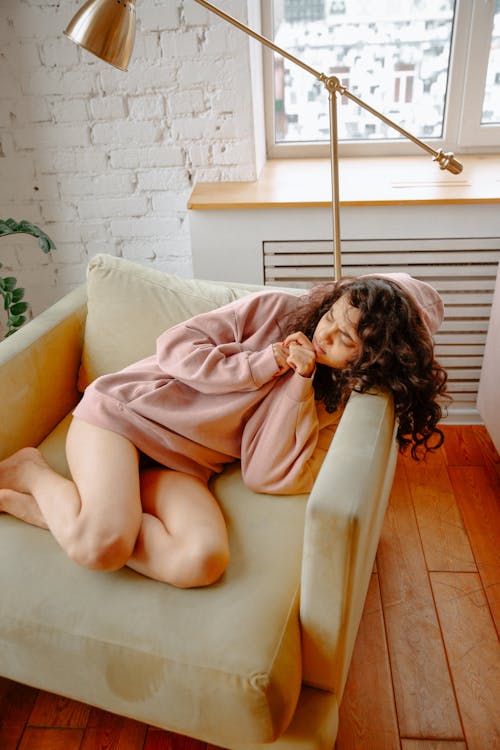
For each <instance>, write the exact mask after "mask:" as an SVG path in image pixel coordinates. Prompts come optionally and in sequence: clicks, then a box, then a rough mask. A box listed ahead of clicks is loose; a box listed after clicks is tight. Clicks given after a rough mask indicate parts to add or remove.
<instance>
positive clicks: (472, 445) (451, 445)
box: [440, 425, 484, 466]
mask: <svg viewBox="0 0 500 750" xmlns="http://www.w3.org/2000/svg"><path fill="white" fill-rule="evenodd" d="M440 427H441V429H442V430H443V432H444V444H443V447H442V450H443V452H444V455H445V460H446V463H447V465H448V466H484V459H483V454H482V451H481V448H480V446H479V445H478V442H477V440H476V436H475V434H474V430H473V427H472V425H462V426H456V425H454V426H453V427H452V426H450V425H440Z"/></svg>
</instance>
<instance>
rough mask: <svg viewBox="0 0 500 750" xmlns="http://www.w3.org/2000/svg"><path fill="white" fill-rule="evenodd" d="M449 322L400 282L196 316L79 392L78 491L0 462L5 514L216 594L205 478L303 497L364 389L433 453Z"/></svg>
mask: <svg viewBox="0 0 500 750" xmlns="http://www.w3.org/2000/svg"><path fill="white" fill-rule="evenodd" d="M442 317H443V304H442V301H441V299H440V297H439V295H438V294H437V292H436V291H435V290H434V289H433V288H432V287H430V286H429V285H427V284H425V283H423V282H420V281H417V280H415V279H412V278H411V277H410V276H408V275H407V274H386V275H380V276H364V277H360V278H359V279H355V280H350V281H349V280H343V281H340V282H337V283H331V284H325V285H322V286H319V287H316V288H315V289H313V290H312V291H311V292H310V293H309V294H305V295H303V296H302V297H296V296H294V295H290V294H288V293H285V292H275V291H272V292H271V291H264V292H261V293H257V294H252V295H249V296H247V297H244V298H243V299H240V300H237V301H236V302H233V303H231V304H229V305H226V306H225V307H223V308H220V309H218V310H215V311H212V312H208V313H204V314H202V315H198V316H196V317H194V318H192V319H191V320H189V321H186V322H185V323H181V324H179V325H177V326H175V327H173V328H171V329H169V330H167V331H166V332H164V333H163V334H162V335H161V336H160V337H159V338H158V341H157V347H156V353H155V354H154V355H153V356H151V357H149V358H147V359H145V360H141V361H140V362H138V363H136V364H134V365H131V366H130V367H127V368H125V370H122V371H120V372H118V373H113V374H110V375H105V376H103V377H101V378H98V379H97V380H96V381H95V382H94V383H92V384H91V385H90V386H89V387H88V388H87V390H86V392H85V394H84V396H83V399H82V401H81V402H80V404H79V405H78V406H77V408H76V409H75V411H74V419H73V421H72V424H71V427H70V430H69V433H68V438H67V444H66V452H67V458H68V465H69V467H70V470H71V476H72V481H70V480H68V479H66V478H64V477H62V476H60V475H58V474H57V473H56V472H54V471H53V470H52V469H51V468H50V467H49V466H48V465H47V463H46V462H45V460H44V459H43V457H42V456H41V454H40V453H39V451H38V450H36V449H34V448H25V449H23V450H21V451H19V452H18V453H16V454H15V455H14V456H11V457H10V458H8V459H6V460H5V461H4V462H2V463H1V464H0V511H4V512H7V513H10V514H12V515H14V516H17V517H18V518H21V519H22V520H24V521H26V522H28V523H32V524H35V525H37V526H40V527H42V528H48V529H50V531H51V532H52V534H53V535H54V537H55V538H56V540H57V541H58V542H59V544H60V545H61V546H62V547H63V549H64V550H65V551H66V552H67V554H68V555H69V556H70V557H71V558H72V559H73V560H75V561H76V562H77V563H79V564H81V565H83V566H86V567H88V568H92V569H100V570H114V569H117V568H120V567H122V566H123V565H128V566H129V567H130V568H132V569H134V570H136V571H138V572H140V573H142V574H144V575H146V576H149V577H151V578H155V579H157V580H160V581H165V582H168V583H171V584H173V585H175V586H179V587H192V586H203V585H208V584H210V583H213V582H214V581H216V580H217V579H218V578H219V577H220V575H221V574H222V573H223V571H224V570H225V568H226V566H227V564H228V560H229V546H228V539H227V532H226V526H225V523H224V519H223V516H222V513H221V511H220V509H219V506H218V504H217V502H216V500H215V498H214V497H213V495H212V493H211V492H210V490H209V487H208V480H209V479H210V477H211V476H212V475H214V474H215V473H218V472H220V471H222V469H223V467H224V465H225V464H226V463H228V462H232V461H234V460H236V459H241V467H242V474H243V479H244V481H245V483H246V484H247V485H248V486H249V487H251V488H253V489H254V490H256V491H262V492H271V493H277V494H290V493H298V492H308V491H309V490H310V489H311V487H312V485H313V482H314V479H315V474H316V471H317V466H316V460H317V459H315V456H314V449H315V446H316V443H317V439H318V433H319V430H320V429H321V427H323V426H325V425H326V424H328V423H329V422H331V421H333V420H334V419H335V417H334V416H332V415H333V412H335V411H336V410H338V409H339V408H342V407H343V406H344V404H345V402H346V400H347V398H348V396H349V394H350V393H351V391H352V390H353V389H356V390H359V391H365V390H367V389H369V388H372V387H379V388H383V389H386V390H388V391H390V392H391V393H392V395H393V398H394V403H395V409H396V414H397V416H398V420H399V429H398V441H399V445H400V447H401V449H402V450H403V449H405V448H406V447H408V446H411V452H412V455H413V457H414V458H417V457H418V454H419V453H424V454H425V452H427V451H428V450H432V449H434V448H436V447H438V446H439V445H441V443H442V440H443V435H442V433H441V431H440V430H439V428H438V427H437V424H438V421H439V419H440V417H441V408H440V406H439V402H438V398H439V397H442V396H443V395H444V393H445V385H446V374H445V372H444V370H443V369H442V368H441V367H440V366H439V365H438V364H437V363H436V361H435V360H434V355H433V342H432V334H433V333H434V332H435V331H436V330H437V329H438V327H439V325H440V323H441V320H442Z"/></svg>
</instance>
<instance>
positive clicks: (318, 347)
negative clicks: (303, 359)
mask: <svg viewBox="0 0 500 750" xmlns="http://www.w3.org/2000/svg"><path fill="white" fill-rule="evenodd" d="M313 346H314V348H315V350H316V354H326V352H325V350H324V349H323V347H322V346H321V344H320V343H319V342H318V341H317V340H316V339H313Z"/></svg>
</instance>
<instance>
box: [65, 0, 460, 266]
mask: <svg viewBox="0 0 500 750" xmlns="http://www.w3.org/2000/svg"><path fill="white" fill-rule="evenodd" d="M194 2H196V3H198V5H202V6H203V7H204V8H206V9H207V10H209V11H211V12H212V13H215V14H216V15H218V16H219V17H220V18H222V19H223V20H224V21H226V22H227V23H230V24H231V25H232V26H236V28H238V29H240V30H241V31H243V32H244V33H245V34H248V35H249V36H251V37H253V38H254V39H256V40H257V41H259V42H260V43H261V44H263V45H264V46H266V47H268V48H269V49H271V50H273V51H274V52H277V53H278V54H279V55H281V56H282V57H284V58H286V59H287V60H290V61H291V62H293V63H294V64H295V65H298V66H299V67H300V68H302V69H303V70H305V71H307V72H308V73H310V74H311V75H312V76H314V77H315V78H316V79H317V80H319V81H321V83H322V84H323V85H324V86H325V89H326V90H327V91H328V99H329V113H330V164H331V187H332V228H333V268H334V274H335V279H339V278H340V276H341V273H342V264H341V239H340V210H339V207H340V199H339V163H338V131H337V96H338V95H341V96H345V97H347V98H348V99H349V100H350V101H352V102H354V103H355V104H357V105H358V106H360V107H362V108H363V109H365V110H367V111H368V112H370V113H371V114H372V115H374V116H375V117H377V118H378V119H379V120H382V121H383V122H385V123H386V124H387V125H389V126H390V127H391V128H393V129H394V130H396V131H397V132H398V133H401V135H403V136H404V137H405V138H408V139H409V140H410V141H413V143H415V144H416V145H417V146H419V147H420V148H422V149H424V151H427V153H428V154H430V155H431V156H432V157H433V160H434V161H436V162H437V163H438V164H439V167H440V169H446V170H448V172H451V173H452V174H459V173H460V172H461V171H462V164H461V163H460V162H459V161H458V160H457V159H456V158H455V156H454V155H453V154H452V153H451V152H444V151H443V150H442V149H439V150H438V151H436V150H435V149H433V148H431V147H430V146H429V145H427V144H426V143H424V142H423V141H421V140H420V139H419V138H416V137H415V136H414V135H412V134H411V133H409V132H408V131H407V130H405V129H404V128H402V127H400V126H399V125H398V124H397V123H395V122H393V121H392V120H389V119H388V118H387V117H385V115H383V114H382V113H381V112H378V111H377V110H376V109H374V108H373V107H371V106H370V105H368V104H366V103H365V102H364V101H363V100H362V99H359V98H358V97H357V96H354V94H351V92H350V91H348V90H347V89H346V87H345V86H342V84H341V83H340V81H339V79H338V78H336V77H335V76H326V75H325V74H324V73H320V72H319V71H317V70H315V69H314V68H311V67H310V66H309V65H307V64H306V63H304V62H302V61H301V60H299V59H297V58H296V57H294V56H293V55H291V54H290V53H289V52H286V51H285V50H283V49H281V48H280V47H278V46H277V45H276V44H274V43H273V42H271V41H270V40H269V39H267V38H266V37H264V36H262V35H261V34H258V33H257V32H256V31H253V29H250V28H249V27H248V26H245V24H243V23H241V22H240V21H238V20H236V19H235V18H233V17H232V16H230V15H228V14H227V13H225V12H224V11H222V10H220V9H219V8H216V7H215V6H214V5H212V3H209V2H206V0H194ZM64 33H65V34H66V36H68V37H69V38H70V39H71V40H72V41H73V42H75V43H76V44H78V45H80V46H81V47H83V48H84V49H86V50H88V51H89V52H92V53H93V54H94V55H97V57H99V58H101V59H102V60H104V61H105V62H108V63H110V64H111V65H114V66H115V67H117V68H120V70H126V69H127V65H128V61H129V59H130V56H131V54H132V48H133V46H134V38H135V0H88V1H87V2H86V3H85V5H84V6H83V7H82V8H81V9H80V10H79V11H78V12H77V13H76V15H75V16H74V18H73V19H72V20H71V21H70V23H69V24H68V27H67V28H66V30H65V32H64Z"/></svg>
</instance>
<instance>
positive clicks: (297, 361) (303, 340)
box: [282, 331, 316, 378]
mask: <svg viewBox="0 0 500 750" xmlns="http://www.w3.org/2000/svg"><path fill="white" fill-rule="evenodd" d="M282 346H283V348H286V349H287V350H288V356H287V358H286V363H287V365H288V366H289V367H291V368H292V369H293V370H295V371H296V372H298V373H299V375H302V377H304V378H309V377H310V376H311V375H312V374H313V372H314V370H315V369H316V352H315V350H314V346H313V345H312V342H311V341H309V339H308V338H307V336H306V335H305V334H304V333H302V331H297V332H296V333H291V334H290V335H289V336H287V337H286V339H285V340H284V342H283V344H282Z"/></svg>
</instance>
